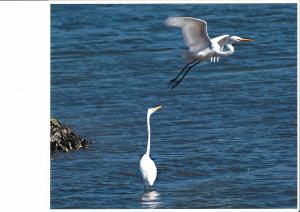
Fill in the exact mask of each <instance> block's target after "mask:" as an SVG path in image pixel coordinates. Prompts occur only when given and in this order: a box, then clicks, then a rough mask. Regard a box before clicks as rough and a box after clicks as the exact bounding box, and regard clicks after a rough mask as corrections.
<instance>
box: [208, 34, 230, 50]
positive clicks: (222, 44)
mask: <svg viewBox="0 0 300 212" xmlns="http://www.w3.org/2000/svg"><path fill="white" fill-rule="evenodd" d="M228 38H229V35H221V36H219V37H215V38H213V39H211V42H212V43H213V44H218V45H219V46H220V51H223V49H224V48H225V45H226V41H227V39H228Z"/></svg>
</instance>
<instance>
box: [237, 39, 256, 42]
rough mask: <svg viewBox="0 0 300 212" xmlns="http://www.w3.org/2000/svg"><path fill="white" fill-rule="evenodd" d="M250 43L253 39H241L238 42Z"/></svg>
mask: <svg viewBox="0 0 300 212" xmlns="http://www.w3.org/2000/svg"><path fill="white" fill-rule="evenodd" d="M251 41H253V39H250V38H242V39H241V40H240V42H251Z"/></svg>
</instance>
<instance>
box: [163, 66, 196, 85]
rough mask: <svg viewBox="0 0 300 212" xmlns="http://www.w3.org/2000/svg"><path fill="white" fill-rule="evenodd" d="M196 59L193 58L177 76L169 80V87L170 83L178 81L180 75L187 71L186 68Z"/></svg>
mask: <svg viewBox="0 0 300 212" xmlns="http://www.w3.org/2000/svg"><path fill="white" fill-rule="evenodd" d="M195 61H196V60H192V61H191V62H189V63H187V64H186V65H185V66H184V67H183V68H182V69H181V71H180V72H179V74H178V75H177V76H176V77H175V78H173V79H171V80H170V81H169V83H168V87H170V85H172V84H173V83H174V82H176V80H177V79H178V77H179V76H180V75H181V74H182V73H183V72H184V71H185V69H186V68H187V67H188V66H189V65H190V64H192V63H193V62H195Z"/></svg>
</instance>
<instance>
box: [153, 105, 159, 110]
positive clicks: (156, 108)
mask: <svg viewBox="0 0 300 212" xmlns="http://www.w3.org/2000/svg"><path fill="white" fill-rule="evenodd" d="M160 108H161V106H157V107H155V108H153V109H154V111H157V110H158V109H160Z"/></svg>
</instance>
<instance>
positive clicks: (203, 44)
mask: <svg viewBox="0 0 300 212" xmlns="http://www.w3.org/2000/svg"><path fill="white" fill-rule="evenodd" d="M166 25H168V26H174V27H181V28H182V33H183V37H184V40H185V43H186V45H187V46H188V47H189V49H190V51H191V52H198V51H202V50H203V49H205V48H207V47H209V46H210V45H211V42H210V39H209V37H208V34H207V23H206V22H205V21H203V20H200V19H196V18H191V17H169V18H167V20H166Z"/></svg>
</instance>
